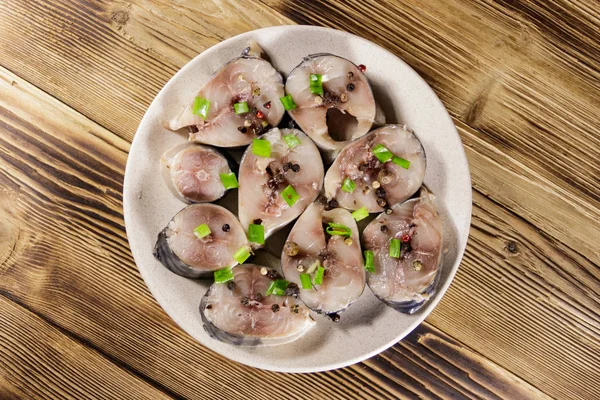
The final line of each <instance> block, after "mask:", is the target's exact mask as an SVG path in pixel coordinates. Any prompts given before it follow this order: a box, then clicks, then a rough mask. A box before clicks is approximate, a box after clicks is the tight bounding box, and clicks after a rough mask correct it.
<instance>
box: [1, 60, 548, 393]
mask: <svg viewBox="0 0 600 400" xmlns="http://www.w3.org/2000/svg"><path fill="white" fill-rule="evenodd" d="M0 94H1V96H0V131H1V132H2V134H1V135H0V158H2V161H3V162H2V164H0V165H1V167H0V187H2V188H4V189H3V191H2V192H1V195H0V216H1V217H2V218H0V221H2V222H1V223H0V235H1V236H0V239H2V240H0V255H1V256H2V258H1V259H0V261H1V263H0V278H1V279H0V293H4V295H5V296H9V297H10V298H11V299H14V301H17V302H19V303H22V304H23V305H25V306H26V307H28V308H30V309H31V310H35V312H36V313H38V314H39V315H41V316H43V318H45V319H46V320H47V321H48V322H49V323H51V324H53V325H55V326H57V327H59V328H60V329H63V330H65V331H69V332H73V334H74V335H76V336H77V337H80V338H82V340H83V341H85V343H88V344H89V345H91V346H93V347H94V348H95V349H97V350H98V351H99V352H101V353H102V354H104V355H106V357H108V358H110V359H114V360H118V362H120V363H122V364H124V365H128V366H129V368H130V369H131V371H133V372H134V373H135V374H136V375H138V376H140V377H144V378H146V379H149V380H151V381H152V382H155V383H156V384H158V385H161V386H164V387H166V388H169V390H170V391H171V392H172V393H173V394H175V395H180V396H185V397H190V398H194V397H215V396H217V397H227V398H232V399H235V398H248V399H252V398H265V397H267V396H268V395H269V393H271V394H272V393H274V392H275V393H286V394H288V395H289V397H297V398H301V397H302V393H305V391H306V388H310V390H311V393H312V394H313V395H314V397H316V398H332V399H336V398H349V397H360V398H365V399H369V398H398V397H417V396H422V397H424V398H439V397H440V396H458V397H472V398H485V397H493V396H498V397H507V396H510V395H511V394H516V393H520V394H529V395H530V397H540V398H542V397H543V394H542V393H541V392H540V391H539V390H537V389H536V388H535V387H533V386H531V385H530V384H528V383H527V382H525V381H523V380H522V379H519V378H518V377H516V376H514V375H512V374H511V373H509V372H508V371H505V370H503V369H502V368H501V367H499V366H495V365H494V364H493V363H491V362H489V361H486V360H485V358H484V357H483V356H481V355H479V354H477V353H476V352H475V351H473V350H470V349H468V348H465V347H464V345H462V344H461V343H459V342H457V341H456V340H454V339H451V338H450V337H448V336H447V335H444V334H443V333H441V332H440V331H439V330H437V329H435V328H432V327H430V326H428V325H424V326H422V327H421V328H420V329H419V330H418V331H416V332H414V333H413V334H411V335H410V337H409V338H407V340H405V341H403V342H401V343H400V344H399V345H396V346H394V349H391V350H388V351H386V352H384V353H383V354H382V355H381V356H380V357H375V358H373V359H371V360H369V361H367V362H366V363H364V364H359V365H355V366H352V367H348V368H344V369H341V370H337V371H331V372H326V373H319V374H305V375H299V374H296V375H291V374H276V373H269V372H265V371H260V370H256V369H249V368H246V367H244V366H241V365H239V364H236V363H233V362H231V361H228V360H227V359H225V358H223V357H221V356H218V355H216V354H213V353H212V352H210V351H209V350H207V349H206V348H204V347H203V346H201V345H199V344H198V343H196V342H194V341H193V340H192V339H191V338H190V337H189V336H187V335H186V334H185V333H183V332H182V331H181V330H179V329H178V328H177V327H176V326H175V325H174V324H173V322H172V321H171V320H170V319H169V318H168V317H167V316H166V315H165V314H164V312H163V311H162V310H161V309H160V308H159V307H158V305H157V304H156V303H155V302H154V301H153V300H152V299H151V295H150V294H149V293H148V291H147V289H146V287H145V286H144V284H143V282H142V280H141V278H140V277H139V275H138V273H137V270H136V268H135V266H134V264H133V260H132V259H131V256H130V254H129V251H128V246H127V242H126V238H125V232H124V227H123V221H122V216H121V215H120V213H121V205H120V199H119V198H117V197H115V196H116V195H115V193H116V194H118V193H120V189H121V188H120V186H119V185H120V182H122V170H123V168H124V164H125V158H124V154H125V153H124V146H125V144H124V143H123V141H122V140H120V139H118V138H117V137H116V136H114V135H113V137H112V138H111V134H110V133H109V132H108V131H106V130H104V129H103V128H101V127H99V126H98V125H97V124H95V123H93V122H92V121H90V120H88V119H86V118H85V117H83V116H81V115H80V114H78V113H76V112H75V111H73V110H72V109H69V108H68V107H66V106H64V105H63V104H61V103H60V102H59V101H57V100H56V99H53V98H51V97H49V96H48V95H46V94H44V93H43V92H41V91H40V90H39V89H36V88H34V87H33V86H32V85H30V84H28V83H27V82H25V81H23V80H22V79H20V78H18V77H17V76H15V75H14V74H11V73H10V72H8V71H6V70H2V69H0ZM31 104H35V108H34V109H33V112H32V111H31V106H30V105H31ZM87 132H94V134H87ZM109 143H114V145H111V144H109ZM82 149H87V151H82ZM101 161H102V162H105V163H106V164H107V168H113V166H114V168H115V170H111V171H109V172H106V173H104V172H103V171H97V168H95V166H97V165H98V164H100V163H101ZM55 165H60V167H61V168H60V173H58V174H55V175H52V172H53V171H52V170H49V171H48V172H46V170H47V168H53V166H55ZM109 178H111V179H109ZM96 181H97V183H95V182H96ZM48 216H55V217H54V218H49V217H48ZM123 338H127V340H123ZM455 367H456V368H459V370H460V371H465V372H464V373H457V372H456V370H455V369H454V368H455ZM477 371H478V372H477ZM223 377H226V379H227V381H225V382H224V381H223ZM1 383H2V382H0V384H1Z"/></svg>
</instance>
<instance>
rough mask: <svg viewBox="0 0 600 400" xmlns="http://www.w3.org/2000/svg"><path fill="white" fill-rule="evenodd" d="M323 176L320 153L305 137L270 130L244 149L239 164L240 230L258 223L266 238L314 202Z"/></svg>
mask: <svg viewBox="0 0 600 400" xmlns="http://www.w3.org/2000/svg"><path fill="white" fill-rule="evenodd" d="M258 145H262V147H264V148H265V149H263V150H265V151H267V153H268V156H267V153H261V152H260V151H259V150H260V149H259V148H258ZM255 153H260V154H262V155H257V154H255ZM323 175H324V172H323V162H322V160H321V156H320V154H319V150H318V149H317V147H316V146H315V144H314V143H313V142H312V140H310V138H309V137H308V136H306V135H305V134H304V133H302V132H301V131H300V130H297V129H281V130H280V129H277V128H274V129H271V130H270V131H269V132H267V133H265V134H264V135H263V136H261V138H260V142H258V141H257V142H254V143H253V144H252V145H250V146H249V147H248V148H247V149H246V151H245V153H244V155H243V157H242V160H241V162H240V172H239V185H240V187H239V196H238V216H239V219H240V222H241V223H242V226H243V227H244V229H246V230H248V226H249V225H250V224H253V223H257V222H258V223H259V224H262V225H263V226H264V235H265V238H266V237H268V236H269V235H271V234H272V233H273V232H274V231H276V230H277V229H279V228H281V227H282V226H284V225H286V224H288V223H289V222H291V221H292V220H293V219H294V218H296V217H297V216H299V215H300V214H301V213H302V212H303V211H304V210H305V209H306V207H308V205H309V204H310V203H312V202H313V201H314V200H315V199H316V198H317V195H318V194H319V192H320V191H321V188H322V185H323ZM255 221H256V222H255Z"/></svg>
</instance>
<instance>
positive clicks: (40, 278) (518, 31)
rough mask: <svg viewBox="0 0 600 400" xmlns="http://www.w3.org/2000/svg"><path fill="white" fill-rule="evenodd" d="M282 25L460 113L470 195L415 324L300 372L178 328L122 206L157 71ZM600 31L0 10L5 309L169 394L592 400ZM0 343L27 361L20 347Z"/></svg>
mask: <svg viewBox="0 0 600 400" xmlns="http://www.w3.org/2000/svg"><path fill="white" fill-rule="evenodd" d="M290 21H295V22H299V23H310V24H317V25H324V26H332V27H336V28H341V29H345V30H348V31H350V32H353V33H356V34H359V35H361V36H364V37H366V38H368V39H370V40H373V41H374V42H376V43H378V44H380V45H382V46H384V47H385V48H387V49H389V50H390V51H392V52H394V53H395V54H397V55H399V56H400V57H402V58H403V59H405V60H406V61H407V62H408V63H409V64H410V65H411V66H412V67H413V68H415V69H416V70H417V71H418V72H419V73H420V74H421V75H422V76H423V77H424V78H425V79H426V80H427V82H428V83H429V84H430V85H431V86H432V87H433V88H434V90H435V91H436V93H437V94H438V95H439V96H440V98H441V99H442V101H443V102H444V104H445V106H446V107H447V108H448V110H449V112H450V113H451V115H452V116H453V118H454V122H455V124H456V125H457V127H458V129H459V132H460V134H461V137H462V140H463V143H464V144H465V148H466V151H467V156H468V158H469V163H470V167H471V172H472V179H473V188H474V210H473V226H472V230H471V237H470V241H469V245H468V248H467V253H466V255H465V258H464V260H463V262H462V264H461V268H460V269H459V272H458V275H457V277H456V280H455V281H454V283H453V285H452V286H451V288H450V290H449V291H448V292H447V294H446V296H445V297H444V299H443V300H442V302H441V303H440V304H439V306H438V307H437V308H436V310H435V311H434V313H432V314H431V316H430V317H429V318H428V320H427V323H424V324H423V325H422V326H421V327H419V328H418V330H417V331H415V332H414V333H413V334H411V335H410V336H409V337H407V338H406V339H405V340H403V341H402V342H400V343H399V344H398V345H396V346H394V347H393V348H391V349H390V350H387V351H386V352H384V353H382V354H381V355H380V356H378V357H374V358H373V359H371V360H368V361H366V362H365V363H363V364H359V365H355V366H352V367H349V368H345V369H342V370H338V371H331V372H328V373H321V374H310V375H282V374H273V373H267V372H263V371H258V370H250V369H247V368H245V367H243V366H240V365H238V364H234V363H232V362H230V361H228V360H226V359H224V358H222V357H220V356H217V355H215V354H213V353H212V352H210V351H208V350H207V349H205V348H203V347H202V346H200V345H198V344H197V343H195V342H193V341H192V340H191V339H190V338H189V337H187V336H186V335H185V334H184V333H182V332H181V331H180V330H179V329H178V328H177V327H175V326H174V325H173V323H172V322H171V321H170V320H169V319H168V317H166V316H165V315H164V313H163V312H162V311H161V310H160V309H159V307H158V306H157V305H156V304H155V303H154V300H153V299H152V298H151V296H150V294H149V293H148V292H147V290H146V288H145V286H144V285H143V282H142V281H141V279H140V277H139V275H138V273H137V269H136V268H135V266H134V264H133V261H132V259H131V256H130V253H129V249H128V246H127V242H126V237H125V232H124V229H123V216H122V205H121V202H122V197H121V190H122V179H123V169H124V165H125V159H126V155H127V151H128V149H129V142H130V140H131V138H132V136H133V133H134V131H135V129H136V127H137V124H138V123H139V120H140V119H141V116H142V115H143V112H144V111H145V109H146V108H147V106H148V105H149V103H150V101H151V100H152V98H153V97H154V95H155V94H156V93H157V92H158V90H159V89H160V88H161V87H162V85H163V84H164V83H165V82H166V81H167V80H168V79H169V78H170V77H171V76H172V74H173V73H174V72H175V71H176V70H177V69H178V68H179V67H181V66H182V65H183V64H185V63H186V62H187V61H188V60H189V59H190V58H191V57H193V56H195V55H196V54H197V53H198V52H200V51H202V50H204V49H205V48H207V47H209V46H211V45H213V44H215V43H217V42H218V41H220V40H222V39H223V38H227V37H230V36H232V35H234V34H237V33H241V32H244V31H246V30H249V29H254V28H258V27H263V26H268V25H276V24H283V23H288V22H290ZM599 28H600V9H599V8H598V7H597V4H595V2H594V1H590V0H585V1H577V2H567V1H564V0H551V1H541V0H538V1H531V2H529V1H527V2H524V1H518V0H511V1H474V2H471V1H469V2H467V1H463V0H450V1H443V2H442V1H430V2H418V1H406V2H402V3H400V2H396V1H393V2H376V1H373V0H361V1H347V2H324V1H315V2H310V3H309V2H298V1H288V0H284V1H281V0H268V1H263V2H262V3H258V2H236V1H206V2H202V3H201V4H200V3H197V2H194V1H179V2H176V3H173V2H164V1H161V0H134V1H131V2H122V1H88V0H77V1H68V0H60V1H56V2H45V1H41V0H36V1H23V0H19V1H11V2H5V1H2V0H0V65H2V66H3V67H5V68H6V69H3V68H0V158H2V164H1V165H0V215H1V216H2V219H1V222H0V294H1V295H2V296H3V297H2V296H0V300H3V301H4V302H6V300H7V299H8V300H10V301H8V302H6V304H7V306H6V307H9V306H10V307H16V308H15V309H16V310H22V312H23V315H29V316H30V317H28V318H29V319H30V320H38V321H43V323H42V325H43V326H44V328H43V330H44V331H51V332H54V333H51V335H54V336H52V337H58V336H60V335H63V334H64V335H67V338H66V339H65V340H66V341H67V342H69V341H70V343H71V342H72V343H75V344H74V345H77V346H80V345H82V346H84V347H85V349H86V350H85V351H86V352H87V353H89V354H96V355H97V358H98V360H101V359H102V360H110V361H112V362H114V363H115V364H116V366H117V367H115V368H113V369H110V368H108V367H106V365H105V364H106V363H104V364H103V363H102V362H100V361H99V364H100V367H98V368H102V370H106V371H109V372H107V373H115V374H116V373H123V372H122V370H126V373H128V374H130V376H131V377H132V378H131V379H133V380H134V381H136V382H141V381H142V380H144V381H147V382H148V383H149V385H146V386H148V387H149V388H150V390H158V391H159V393H163V394H168V395H172V396H182V397H190V398H214V397H227V398H264V397H267V396H269V395H272V393H285V394H286V396H287V397H290V398H301V397H303V395H302V394H303V393H305V392H306V388H307V387H309V388H311V395H310V396H311V397H315V398H352V397H360V398H398V397H401V398H414V397H424V398H448V397H457V398H464V397H467V398H495V397H496V398H543V397H545V396H546V395H549V396H552V397H555V398H568V399H591V398H600V387H599V386H598V384H597V382H599V381H600V370H599V367H598V365H599V364H600V363H599V361H600V335H599V334H600V329H599V326H600V316H599V311H598V310H600V307H599V304H598V303H599V302H600V300H599V299H600V269H599V264H600V246H598V238H599V237H600V224H599V223H598V221H600V189H599V187H600V185H599V184H600V181H599V178H598V177H599V172H600V163H598V160H597V155H598V154H600V118H599V117H598V116H599V115H600V96H599V94H600V79H599V78H600V51H599V50H598V49H599V48H600V36H599V35H600V33H599V32H600V29H599ZM367 64H368V63H367ZM9 71H12V72H9ZM36 86H37V87H38V88H39V89H36V88H35V87H36ZM62 103H65V104H66V105H65V104H62ZM2 304H4V303H2ZM14 304H18V305H17V306H14ZM0 307H2V310H3V312H6V313H8V312H10V311H4V307H3V306H0ZM19 312H21V311H19ZM29 319H28V320H29ZM0 326H2V325H1V324H0ZM123 338H127V340H123ZM10 340H12V341H11V342H10V343H11V345H10V348H13V347H15V348H24V349H29V350H27V351H23V352H21V353H19V354H16V353H11V357H12V358H11V359H13V360H15V361H14V362H15V363H18V364H21V365H26V364H25V363H26V360H29V359H30V357H31V355H30V353H31V352H32V351H33V350H32V349H33V348H32V347H27V346H26V345H25V344H23V343H20V342H19V343H18V344H16V345H13V344H12V343H14V340H16V339H14V338H11V339H10ZM8 343H9V341H8V339H4V338H3V337H2V336H0V344H1V345H0V349H2V348H3V346H8ZM39 346H42V347H43V346H46V344H45V343H42V344H39ZM48 346H49V344H48ZM44 350H47V349H46V348H44ZM87 353H86V354H87ZM60 359H61V361H60V362H64V363H66V364H69V365H72V363H73V360H72V359H69V358H62V357H61V358H60ZM0 365H1V364H0ZM215 366H218V367H216V368H218V371H219V374H221V376H225V377H226V379H225V381H223V380H219V379H217V378H216V377H215V374H214V371H215ZM95 371H100V370H94V371H90V375H91V376H94V379H95V381H96V380H100V379H101V377H96V375H97V374H100V372H95ZM110 371H113V372H110ZM5 376H8V375H6V374H2V373H0V395H4V394H5V393H3V392H2V391H5V392H6V397H9V396H20V397H23V396H27V394H25V392H20V391H19V390H24V389H15V388H16V387H17V386H15V385H20V386H19V387H25V388H30V389H28V390H32V392H31V393H36V394H37V392H35V390H36V389H35V388H36V387H38V386H36V385H39V382H41V381H36V380H35V379H38V380H39V379H41V378H40V377H39V376H37V375H36V376H34V377H29V376H23V375H19V374H10V377H11V380H8V379H7V378H5ZM104 376H107V375H104ZM48 379H49V381H51V382H52V384H53V385H55V386H56V387H65V389H64V393H65V394H64V396H66V395H67V394H69V393H70V395H72V396H75V397H77V396H76V395H75V394H73V393H75V390H76V388H71V387H68V386H65V385H64V384H63V383H61V379H62V377H53V378H51V379H50V378H48ZM39 390H40V394H39V397H42V395H44V393H47V392H44V391H43V390H42V389H41V388H40V389H39ZM27 393H29V392H27Z"/></svg>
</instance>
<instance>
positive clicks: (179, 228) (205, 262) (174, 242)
mask: <svg viewBox="0 0 600 400" xmlns="http://www.w3.org/2000/svg"><path fill="white" fill-rule="evenodd" d="M203 225H206V227H207V228H208V229H209V233H207V234H206V232H207V231H206V227H204V226H203ZM201 226H202V227H203V228H200V229H198V228H199V227H201ZM240 249H247V251H249V249H250V246H249V243H248V240H247V238H246V234H245V232H244V229H243V228H242V226H241V225H240V223H239V221H238V220H237V218H236V217H235V215H233V214H232V213H231V212H230V211H229V210H227V209H226V208H223V207H221V206H218V205H215V204H192V205H189V206H187V207H186V208H184V209H183V210H181V211H180V212H178V213H177V215H175V217H173V219H172V220H171V221H170V222H169V224H168V225H167V226H166V228H165V229H163V230H162V231H161V232H160V233H159V234H158V239H157V241H156V245H155V246H154V252H153V254H154V257H156V259H157V260H159V261H160V262H161V263H162V264H163V265H164V266H165V267H167V268H168V269H169V270H171V271H172V272H174V273H176V274H177V275H181V276H185V277H188V278H204V277H210V276H212V275H213V271H215V270H218V269H221V268H225V267H230V266H232V265H236V264H237V263H238V261H236V259H235V257H234V256H235V254H236V252H238V251H239V250H240Z"/></svg>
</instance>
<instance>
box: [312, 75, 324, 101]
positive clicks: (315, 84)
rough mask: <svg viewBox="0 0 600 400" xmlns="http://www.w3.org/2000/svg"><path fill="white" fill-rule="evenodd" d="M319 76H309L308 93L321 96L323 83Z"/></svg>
mask: <svg viewBox="0 0 600 400" xmlns="http://www.w3.org/2000/svg"><path fill="white" fill-rule="evenodd" d="M322 78H323V77H322V75H321V74H310V92H311V93H312V94H318V95H320V96H323V83H322V81H321V79H322Z"/></svg>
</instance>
